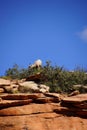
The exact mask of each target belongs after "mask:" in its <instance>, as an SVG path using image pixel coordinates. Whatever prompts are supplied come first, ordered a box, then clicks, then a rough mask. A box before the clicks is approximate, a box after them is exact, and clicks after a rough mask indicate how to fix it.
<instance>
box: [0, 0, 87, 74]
mask: <svg viewBox="0 0 87 130" xmlns="http://www.w3.org/2000/svg"><path fill="white" fill-rule="evenodd" d="M86 56H87V0H0V75H3V74H4V73H5V71H6V70H7V69H8V68H9V67H12V66H13V65H14V64H15V63H16V64H18V65H19V66H20V67H25V68H26V67H27V66H28V65H29V64H32V63H33V62H34V61H35V60H37V59H41V60H42V61H43V65H44V64H45V62H46V61H47V60H50V61H51V62H52V64H53V65H58V66H64V67H65V68H67V69H70V70H72V69H74V68H75V67H76V66H81V67H85V68H87V57H86Z"/></svg>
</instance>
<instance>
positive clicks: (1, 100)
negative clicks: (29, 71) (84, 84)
mask: <svg viewBox="0 0 87 130" xmlns="http://www.w3.org/2000/svg"><path fill="white" fill-rule="evenodd" d="M39 76H40V75H39ZM36 77H37V76H36ZM36 77H33V78H34V79H35V78H36ZM39 78H40V77H38V79H39ZM38 81H39V80H38ZM25 92H28V93H25ZM30 92H32V93H30ZM0 130H87V94H79V93H77V92H76V91H75V92H73V93H71V94H70V95H69V96H67V95H62V94H58V93H49V86H45V85H44V84H40V83H36V81H28V79H27V80H26V79H23V80H14V81H10V80H5V79H0Z"/></svg>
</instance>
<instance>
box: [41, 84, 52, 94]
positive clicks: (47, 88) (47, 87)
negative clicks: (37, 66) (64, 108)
mask: <svg viewBox="0 0 87 130" xmlns="http://www.w3.org/2000/svg"><path fill="white" fill-rule="evenodd" d="M39 89H40V92H42V93H47V92H49V89H50V88H49V86H46V85H44V84H40V85H39Z"/></svg>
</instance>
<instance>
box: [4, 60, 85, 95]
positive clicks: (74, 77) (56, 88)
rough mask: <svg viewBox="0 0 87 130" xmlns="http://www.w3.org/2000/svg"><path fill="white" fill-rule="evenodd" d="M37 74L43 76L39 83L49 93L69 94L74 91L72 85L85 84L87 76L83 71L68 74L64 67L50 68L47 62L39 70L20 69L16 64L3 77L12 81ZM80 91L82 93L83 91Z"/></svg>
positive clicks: (78, 70)
mask: <svg viewBox="0 0 87 130" xmlns="http://www.w3.org/2000/svg"><path fill="white" fill-rule="evenodd" d="M38 72H40V73H41V74H42V76H43V80H42V81H41V83H43V84H45V85H48V86H50V92H63V93H70V92H71V91H73V90H74V88H73V85H76V84H81V85H86V84H87V74H85V70H84V69H81V68H79V69H78V68H77V69H75V70H74V71H73V72H69V71H68V70H66V69H64V67H59V66H52V65H51V62H50V61H47V62H46V65H45V66H43V67H42V68H40V69H36V68H33V69H30V68H26V69H24V68H22V69H20V68H19V66H18V65H17V64H16V65H14V66H13V67H12V68H9V69H8V70H7V71H6V74H5V76H6V77H11V78H12V79H15V78H16V79H22V78H27V77H29V76H30V75H33V74H36V73H38ZM80 91H81V92H83V90H80Z"/></svg>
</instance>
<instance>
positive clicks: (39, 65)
mask: <svg viewBox="0 0 87 130" xmlns="http://www.w3.org/2000/svg"><path fill="white" fill-rule="evenodd" d="M41 66H42V61H41V60H40V59H38V60H36V61H35V62H34V64H32V65H31V66H30V68H39V67H41Z"/></svg>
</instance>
